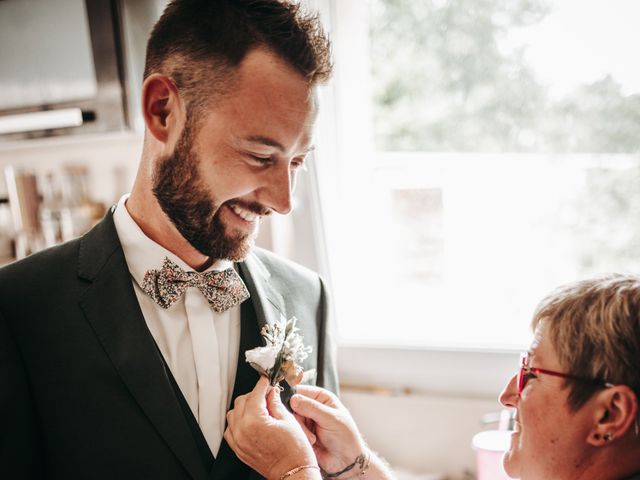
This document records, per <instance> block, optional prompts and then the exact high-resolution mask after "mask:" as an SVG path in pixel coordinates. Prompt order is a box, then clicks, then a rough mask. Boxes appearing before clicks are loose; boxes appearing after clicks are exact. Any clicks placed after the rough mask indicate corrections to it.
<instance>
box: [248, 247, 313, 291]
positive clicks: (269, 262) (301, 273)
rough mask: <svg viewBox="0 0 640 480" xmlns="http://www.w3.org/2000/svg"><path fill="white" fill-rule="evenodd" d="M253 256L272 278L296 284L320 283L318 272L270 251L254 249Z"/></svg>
mask: <svg viewBox="0 0 640 480" xmlns="http://www.w3.org/2000/svg"><path fill="white" fill-rule="evenodd" d="M251 254H252V255H254V256H255V257H256V258H257V259H258V260H259V261H260V263H261V264H262V265H263V266H264V267H265V269H266V270H267V271H268V272H269V274H270V275H272V276H275V277H281V278H285V279H289V280H291V281H295V282H300V281H304V282H310V283H314V284H317V283H318V282H319V279H320V276H319V275H318V273H317V272H314V271H313V270H311V269H309V268H307V267H304V266H302V265H300V264H298V263H296V262H293V261H291V260H289V259H287V258H284V257H282V256H280V255H277V254H275V253H273V252H270V251H269V250H265V249H264V248H258V247H254V248H253V250H252V253H251Z"/></svg>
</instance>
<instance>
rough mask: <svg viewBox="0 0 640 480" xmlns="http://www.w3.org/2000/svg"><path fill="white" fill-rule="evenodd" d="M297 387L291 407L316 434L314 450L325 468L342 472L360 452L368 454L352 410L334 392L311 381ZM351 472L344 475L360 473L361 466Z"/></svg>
mask: <svg viewBox="0 0 640 480" xmlns="http://www.w3.org/2000/svg"><path fill="white" fill-rule="evenodd" d="M296 390H297V393H296V395H294V396H293V397H292V398H291V402H290V403H291V408H292V409H293V411H294V412H295V413H296V414H297V415H298V417H303V418H302V419H301V421H303V422H304V424H305V425H306V427H307V428H308V429H309V430H310V431H311V432H313V433H314V434H315V437H316V441H315V443H314V445H313V450H314V451H315V454H316V457H317V459H318V463H319V465H320V467H321V468H322V469H323V470H325V471H326V472H330V473H334V472H339V471H341V470H342V469H344V468H345V467H346V466H348V465H351V464H352V463H353V462H354V461H355V459H356V458H357V457H358V456H359V455H362V454H366V455H368V449H367V446H366V444H365V442H364V440H363V439H362V437H361V435H360V432H358V428H357V427H356V424H355V422H354V420H353V418H352V417H351V414H350V413H349V411H348V410H347V409H346V408H345V407H344V405H342V403H340V400H338V398H337V397H336V396H335V395H334V394H333V393H331V392H329V391H327V390H324V389H322V388H319V387H312V386H308V385H298V386H297V387H296ZM350 473H351V475H349V474H348V473H346V472H345V475H344V476H345V477H350V476H353V474H357V473H358V467H355V468H354V469H353V470H352V472H350Z"/></svg>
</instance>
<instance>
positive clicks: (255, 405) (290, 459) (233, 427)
mask: <svg viewBox="0 0 640 480" xmlns="http://www.w3.org/2000/svg"><path fill="white" fill-rule="evenodd" d="M224 438H225V440H226V441H227V443H228V444H229V446H230V447H231V449H232V450H233V451H234V452H235V453H236V455H237V456H238V458H240V460H242V461H243V462H244V463H246V464H247V465H249V466H250V467H251V468H253V469H254V470H256V471H257V472H258V473H260V475H262V476H263V477H266V478H267V479H269V480H278V479H279V478H280V477H281V476H282V475H283V474H284V473H286V472H288V471H290V470H292V469H294V468H296V467H299V466H302V465H317V462H316V458H315V455H314V452H313V449H312V447H311V444H310V443H309V441H308V440H307V437H306V436H305V433H304V431H303V429H302V427H301V426H300V424H299V423H298V422H297V421H296V419H295V417H294V416H293V415H292V414H291V413H289V411H287V409H286V408H285V406H284V405H283V404H282V402H281V400H280V392H279V391H278V389H277V388H274V387H271V386H270V385H269V381H268V380H267V378H266V377H264V376H262V377H260V380H259V381H258V383H257V384H256V386H255V388H254V389H253V391H251V392H250V393H248V394H247V395H242V396H240V397H238V398H237V399H236V400H235V403H234V408H233V410H230V411H229V412H228V413H227V430H226V431H225V432H224ZM295 478H296V479H314V478H318V479H319V478H320V473H319V472H318V471H317V470H313V469H307V470H304V471H301V472H300V473H299V474H296V476H295Z"/></svg>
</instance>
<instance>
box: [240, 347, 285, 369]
mask: <svg viewBox="0 0 640 480" xmlns="http://www.w3.org/2000/svg"><path fill="white" fill-rule="evenodd" d="M279 351H280V349H279V348H277V347H276V346H273V345H268V346H266V347H256V348H254V349H252V350H247V351H246V352H244V355H245V358H246V360H247V362H248V363H250V364H251V365H252V366H253V367H254V368H255V369H256V370H258V371H260V370H262V371H261V372H260V373H264V374H265V375H266V374H268V372H269V371H270V370H271V369H272V368H273V366H274V365H275V363H276V357H277V356H278V352H279ZM256 367H259V368H256Z"/></svg>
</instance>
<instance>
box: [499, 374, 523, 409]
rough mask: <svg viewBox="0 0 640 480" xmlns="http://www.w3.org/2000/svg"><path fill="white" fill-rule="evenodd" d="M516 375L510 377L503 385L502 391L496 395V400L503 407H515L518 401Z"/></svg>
mask: <svg viewBox="0 0 640 480" xmlns="http://www.w3.org/2000/svg"><path fill="white" fill-rule="evenodd" d="M516 377H517V375H514V376H512V377H511V379H510V380H509V382H508V383H507V384H506V385H505V387H504V389H503V390H502V393H500V396H499V397H498V401H499V402H500V403H501V404H502V405H503V406H505V407H515V406H516V402H517V401H518V388H517V386H516Z"/></svg>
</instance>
